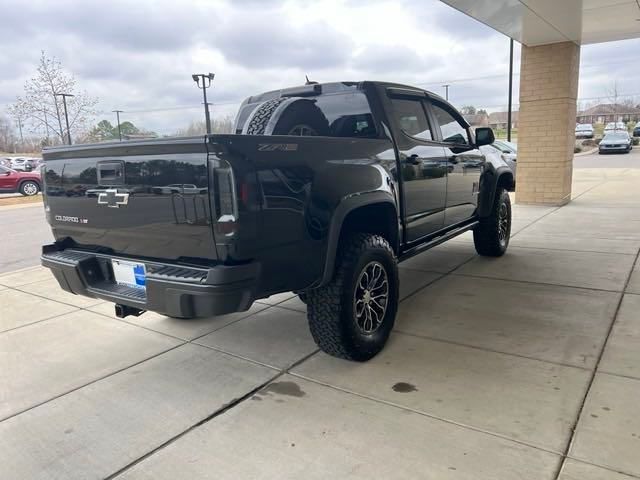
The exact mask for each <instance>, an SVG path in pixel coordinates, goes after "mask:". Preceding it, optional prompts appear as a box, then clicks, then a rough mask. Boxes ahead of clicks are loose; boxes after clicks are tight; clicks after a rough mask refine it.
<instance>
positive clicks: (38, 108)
mask: <svg viewBox="0 0 640 480" xmlns="http://www.w3.org/2000/svg"><path fill="white" fill-rule="evenodd" d="M75 90H76V80H75V78H74V77H73V75H70V74H68V73H66V72H65V71H64V69H63V68H62V63H60V61H59V60H57V59H56V58H49V57H47V56H46V54H45V52H42V55H41V56H40V64H39V65H38V69H37V73H36V75H35V76H34V77H33V78H31V79H30V80H28V81H27V82H26V83H25V84H24V95H23V96H21V97H18V98H17V99H16V102H15V103H14V104H13V105H12V106H11V107H10V112H11V115H12V116H13V117H14V118H18V117H20V118H24V119H26V120H28V121H29V124H30V127H31V129H32V130H33V131H34V132H36V131H37V132H40V133H44V132H46V134H47V137H48V136H49V134H50V133H51V134H53V135H54V136H55V137H57V138H58V140H59V141H60V142H64V139H65V138H66V137H67V133H68V132H67V130H66V124H65V119H64V107H63V103H62V98H60V97H59V96H58V95H59V94H61V93H68V94H73V95H74V96H73V97H68V98H67V111H68V113H69V129H70V130H71V132H72V133H74V134H75V133H77V132H79V131H81V130H84V129H85V128H86V124H87V121H88V119H89V117H91V116H92V115H94V114H95V106H96V104H97V103H98V99H97V98H96V97H91V96H89V95H88V94H87V93H86V92H76V91H75Z"/></svg>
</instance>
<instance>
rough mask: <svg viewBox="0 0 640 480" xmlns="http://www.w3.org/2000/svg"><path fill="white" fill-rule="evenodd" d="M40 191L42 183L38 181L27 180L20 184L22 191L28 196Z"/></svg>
mask: <svg viewBox="0 0 640 480" xmlns="http://www.w3.org/2000/svg"><path fill="white" fill-rule="evenodd" d="M39 191H40V185H38V184H37V183H36V182H32V181H27V182H22V183H21V184H20V193H21V194H22V195H24V196H26V197H31V196H33V195H36V194H37V193H38V192H39Z"/></svg>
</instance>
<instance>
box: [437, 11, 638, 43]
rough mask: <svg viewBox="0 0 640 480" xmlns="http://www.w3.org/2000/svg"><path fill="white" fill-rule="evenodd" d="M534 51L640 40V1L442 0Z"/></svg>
mask: <svg viewBox="0 0 640 480" xmlns="http://www.w3.org/2000/svg"><path fill="white" fill-rule="evenodd" d="M442 2H444V3H446V4H448V5H450V6H452V7H453V8H455V9H456V10H459V11H461V12H463V13H465V14H467V15H469V16H471V17H473V18H475V19H476V20H479V21H480V22H482V23H484V24H486V25H488V26H490V27H492V28H493V29H495V30H497V31H499V32H501V33H504V34H505V35H507V36H508V37H511V38H513V39H514V40H516V41H518V42H520V43H522V44H524V45H527V46H529V47H533V46H536V45H547V44H550V43H559V42H567V41H570V42H574V43H576V44H578V45H585V44H589V43H601V42H609V41H614V40H625V39H630V38H638V37H640V0H442Z"/></svg>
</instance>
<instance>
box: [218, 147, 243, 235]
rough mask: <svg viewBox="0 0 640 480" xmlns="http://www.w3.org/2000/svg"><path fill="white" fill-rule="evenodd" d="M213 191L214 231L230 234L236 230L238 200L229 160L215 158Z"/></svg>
mask: <svg viewBox="0 0 640 480" xmlns="http://www.w3.org/2000/svg"><path fill="white" fill-rule="evenodd" d="M213 172H214V192H215V209H216V212H215V213H216V226H215V228H216V231H217V232H218V233H220V234H222V235H226V236H231V235H233V234H234V233H235V231H236V222H237V220H238V200H237V194H236V184H235V178H234V176H233V170H232V168H231V165H230V164H229V162H227V161H225V160H215V164H214V170H213Z"/></svg>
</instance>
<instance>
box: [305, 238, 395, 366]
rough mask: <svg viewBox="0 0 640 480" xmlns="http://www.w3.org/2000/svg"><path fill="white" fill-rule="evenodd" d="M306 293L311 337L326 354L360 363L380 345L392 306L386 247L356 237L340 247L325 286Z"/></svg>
mask: <svg viewBox="0 0 640 480" xmlns="http://www.w3.org/2000/svg"><path fill="white" fill-rule="evenodd" d="M306 293H307V318H308V320H309V328H310V330H311V335H312V336H313V339H314V340H315V342H316V343H317V344H318V346H319V347H320V348H321V349H322V350H323V351H324V352H326V353H328V354H329V355H333V356H334V357H339V358H344V359H347V360H354V361H359V362H363V361H366V360H369V359H370V358H372V357H374V356H375V355H376V354H377V353H379V352H380V351H381V350H382V348H383V347H384V345H385V343H386V342H387V339H388V338H389V335H390V333H391V329H392V328H393V324H394V321H395V317H396V311H397V308H398V266H397V261H396V257H395V255H394V253H393V250H392V249H391V246H390V245H389V243H388V242H387V241H386V240H385V239H384V238H383V237H381V236H379V235H371V234H365V233H359V234H356V235H354V236H352V237H351V238H349V239H348V240H347V241H346V242H345V243H344V244H343V248H342V251H341V252H339V258H338V262H337V265H336V270H335V273H334V277H333V279H332V280H331V282H330V283H329V284H328V285H326V286H324V287H321V288H317V289H313V290H309V291H307V292H306Z"/></svg>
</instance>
